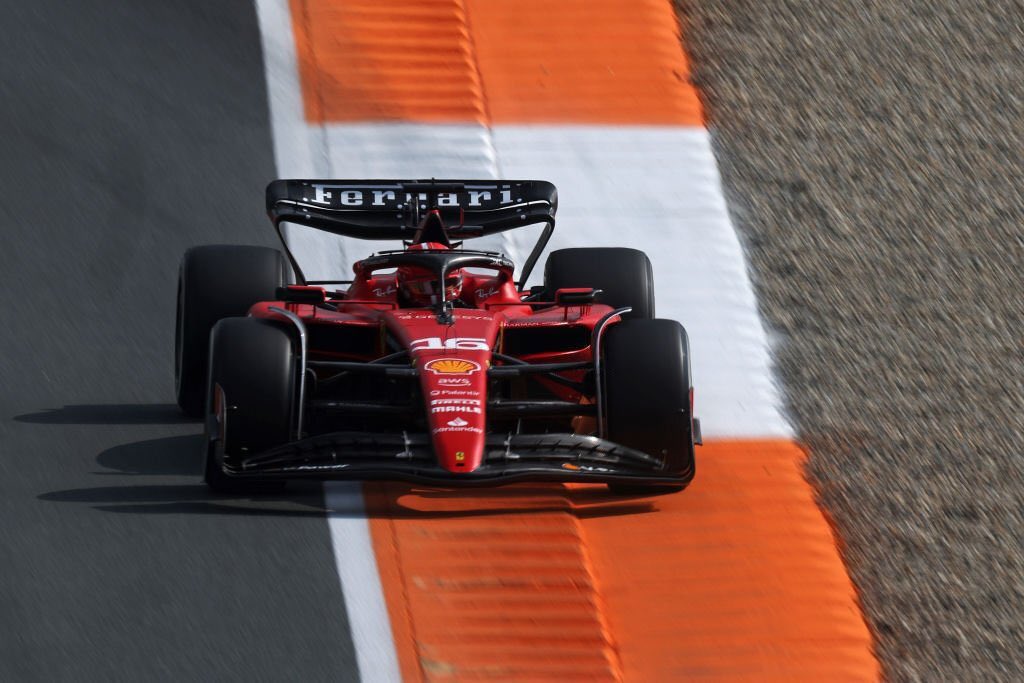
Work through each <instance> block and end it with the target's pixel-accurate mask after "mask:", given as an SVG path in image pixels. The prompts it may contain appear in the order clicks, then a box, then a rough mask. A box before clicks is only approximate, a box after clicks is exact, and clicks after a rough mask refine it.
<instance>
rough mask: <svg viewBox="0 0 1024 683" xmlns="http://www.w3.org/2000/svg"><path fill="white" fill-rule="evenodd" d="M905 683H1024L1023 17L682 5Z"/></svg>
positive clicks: (963, 11)
mask: <svg viewBox="0 0 1024 683" xmlns="http://www.w3.org/2000/svg"><path fill="white" fill-rule="evenodd" d="M677 3H678V5H679V9H680V14H681V16H682V18H683V22H684V30H685V32H686V43H687V48H688V50H689V52H690V55H691V57H692V59H693V61H694V64H695V72H694V76H693V78H694V81H695V82H696V84H697V85H698V87H699V88H700V89H701V91H702V96H703V98H704V101H705V105H706V109H707V112H708V117H709V125H710V127H711V128H712V130H713V132H714V135H715V144H716V152H717V155H718V160H719V164H720V169H721V172H722V176H723V181H724V184H725V187H726V193H727V198H728V200H729V201H730V206H731V210H732V212H733V218H734V220H735V222H736V225H737V227H738V229H739V231H740V232H741V235H742V237H743V239H744V240H745V242H746V246H747V248H748V256H749V258H750V261H751V269H752V274H753V277H754V280H755V283H756V287H757V291H758V295H759V298H760V302H761V307H762V311H763V314H764V317H765V320H766V323H767V325H768V326H769V330H770V333H771V335H772V337H773V338H774V340H775V355H776V363H777V369H778V373H779V375H780V377H781V378H782V381H783V383H784V385H785V388H786V390H787V402H788V410H789V413H790V415H791V417H792V419H793V421H794V423H795V425H796V426H797V429H798V434H799V438H800V439H801V441H802V442H803V443H805V444H806V445H807V447H808V448H809V449H810V451H811V454H812V457H811V461H810V466H809V476H810V478H811V479H812V481H813V483H814V484H815V486H816V487H817V491H818V494H819V496H820V500H821V503H822V504H823V506H824V508H825V509H826V510H827V512H828V513H829V514H830V515H831V516H832V518H833V519H834V522H835V524H836V527H837V529H838V531H839V534H840V535H841V537H842V540H843V543H844V547H843V553H844V557H845V559H846V562H847V564H848V566H849V569H850V572H851V575H852V577H853V580H854V582H855V583H856V585H857V587H858V589H859V591H860V595H861V600H862V603H863V606H864V610H865V613H866V616H867V619H868V621H869V624H870V626H871V628H872V630H873V632H874V634H875V637H876V642H877V652H878V656H879V658H880V659H881V661H882V663H883V666H884V669H885V673H886V676H887V677H888V678H889V679H892V680H898V681H903V680H906V681H915V680H928V681H931V680H962V681H966V680H1018V681H1019V680H1024V616H1022V613H1021V610H1022V606H1024V548H1022V544H1024V502H1022V499H1024V464H1022V462H1024V461H1022V455H1024V417H1022V416H1024V410H1022V405H1024V379H1022V378H1024V370H1022V365H1024V350H1022V347H1024V295H1022V293H1021V290H1022V280H1024V278H1022V276H1021V270H1022V269H1024V193H1022V188H1024V160H1022V155H1024V78H1022V74H1024V3H1022V2H1021V1H1020V0H1003V1H1002V2H999V1H996V0H867V1H862V2H855V3H851V2H838V1H836V0H777V1H776V2H771V3H766V2H763V1H762V0H677Z"/></svg>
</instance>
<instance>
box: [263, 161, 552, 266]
mask: <svg viewBox="0 0 1024 683" xmlns="http://www.w3.org/2000/svg"><path fill="white" fill-rule="evenodd" d="M557 209H558V191H557V190H556V189H555V186H554V185H552V184H551V183H549V182H547V181H544V180H275V181H273V182H272V183H270V184H269V185H267V213H268V214H269V216H270V220H271V221H273V223H274V228H275V229H276V230H277V234H278V236H279V237H281V242H282V244H284V247H285V251H286V253H287V254H288V259H289V260H290V261H291V263H292V267H293V268H294V269H295V273H296V276H297V277H298V279H299V280H300V281H304V278H303V276H302V270H301V269H300V268H299V266H298V264H297V263H296V262H295V258H294V257H293V256H292V254H291V251H290V250H289V249H288V245H287V244H286V243H285V241H284V237H283V235H282V233H281V223H296V224H299V225H305V226H308V227H311V228H316V229H318V230H324V231H326V232H331V233H334V234H336V235H344V236H346V237H355V238H358V239H366V240H396V239H399V240H409V239H412V238H413V237H414V235H415V234H416V231H417V230H418V229H419V228H420V227H421V225H422V224H423V221H424V219H425V218H426V217H427V216H428V215H430V214H434V215H437V216H438V217H439V218H440V219H441V220H442V221H443V223H444V225H445V229H446V232H447V234H448V235H449V236H451V237H452V238H454V239H460V240H462V239H469V238H473V237H483V236H484V235H492V234H494V233H497V232H503V231H505V230H511V229H513V228H518V227H521V226H526V225H534V224H537V223H544V224H545V227H544V231H543V233H542V235H541V237H540V239H539V240H538V242H537V244H536V245H535V246H534V248H533V251H531V252H530V256H529V257H528V258H527V260H526V263H524V264H523V271H522V272H523V276H522V277H521V278H520V282H521V285H525V283H526V278H527V277H529V274H530V272H531V271H532V270H533V266H534V265H535V264H536V262H537V259H538V258H539V257H540V254H541V252H542V251H543V250H544V247H545V246H546V245H547V242H548V240H549V239H550V238H551V233H552V232H553V231H554V228H555V212H556V211H557Z"/></svg>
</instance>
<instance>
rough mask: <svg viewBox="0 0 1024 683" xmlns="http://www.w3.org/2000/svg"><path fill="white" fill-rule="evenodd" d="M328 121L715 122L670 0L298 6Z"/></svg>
mask: <svg viewBox="0 0 1024 683" xmlns="http://www.w3.org/2000/svg"><path fill="white" fill-rule="evenodd" d="M291 8H292V24H293V30H294V32H295V42H296V46H297V54H298V59H299V71H300V77H301V78H300V80H301V82H302V92H303V98H304V101H305V109H306V118H307V119H308V120H309V121H311V122H315V123H323V122H332V121H334V122H345V121H413V122H426V123H478V124H482V125H490V124H492V123H497V124H516V123H576V124H588V123H589V124H651V125H689V126H702V125H703V123H704V119H703V114H702V111H701V106H700V101H699V100H698V98H697V94H696V92H695V90H694V89H693V87H692V86H691V85H690V83H689V66H688V64H687V61H686V57H685V56H684V54H683V51H682V47H681V45H680V40H679V31H678V25H677V23H676V18H675V15H674V14H673V11H672V6H671V4H670V3H669V2H668V0H630V1H629V2H623V1H622V0H559V1H558V2H551V0H346V1H345V2H339V1H338V0H291Z"/></svg>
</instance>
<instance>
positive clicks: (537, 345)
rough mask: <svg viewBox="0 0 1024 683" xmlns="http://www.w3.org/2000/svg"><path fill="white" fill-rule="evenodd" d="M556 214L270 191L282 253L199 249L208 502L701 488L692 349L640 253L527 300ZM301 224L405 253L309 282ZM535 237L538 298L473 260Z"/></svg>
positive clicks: (549, 198)
mask: <svg viewBox="0 0 1024 683" xmlns="http://www.w3.org/2000/svg"><path fill="white" fill-rule="evenodd" d="M556 206H557V194H556V191H555V187H554V186H553V185H552V184H551V183H548V182H543V181H512V180H498V181H494V180H464V181H418V180H417V181H404V180H278V181H275V182H272V183H271V184H270V185H269V186H268V187H267V210H268V211H269V214H270V218H271V220H272V221H273V223H274V227H275V229H276V230H277V233H278V236H279V237H282V240H281V242H282V244H283V245H284V252H283V253H282V252H279V251H277V250H274V249H269V248H264V247H251V246H201V247H194V248H192V249H189V250H188V251H187V252H186V253H185V256H184V259H183V260H182V264H181V271H180V277H179V281H178V315H177V335H176V344H175V353H176V358H175V361H176V362H175V375H176V387H177V397H178V403H179V405H180V406H181V408H182V409H183V410H184V411H185V412H186V413H188V414H190V415H193V416H196V417H204V418H205V423H206V441H205V446H206V481H207V483H208V484H209V485H210V486H211V487H212V488H214V489H217V490H229V491H239V490H248V489H253V490H259V489H260V488H261V487H272V486H273V484H274V482H279V481H284V480H288V479H298V478H315V479H389V480H406V481H413V482H420V483H425V484H433V485H437V486H445V487H454V486H467V485H470V486H471V485H494V484H504V483H509V482H518V481H544V482H602V483H606V484H608V486H609V487H610V488H611V490H612V491H613V492H623V493H662V492H670V491H679V490H682V489H683V488H685V486H686V485H687V484H688V483H689V482H690V480H691V479H692V477H693V473H694V444H695V443H700V427H699V423H698V422H697V420H695V419H694V418H693V389H692V386H691V382H690V362H689V357H688V353H689V351H688V342H687V337H686V333H685V331H684V330H683V327H682V326H681V325H680V324H679V323H678V322H675V321H673V320H661V319H657V318H655V317H654V289H653V282H652V274H651V264H650V261H649V260H648V258H647V256H646V255H645V254H644V253H643V252H640V251H637V250H634V249H624V248H577V249H561V250H557V251H553V252H551V254H550V255H549V256H548V259H547V262H546V264H545V267H544V284H543V286H539V287H532V288H530V289H529V290H527V289H526V288H525V284H526V282H527V279H528V278H529V275H530V271H531V270H532V269H533V267H534V265H535V264H536V262H537V260H538V257H539V256H540V254H541V252H542V251H543V249H544V247H545V245H546V244H547V242H548V239H549V238H550V236H551V233H552V232H553V230H554V225H555V210H556ZM282 223H294V224H300V225H304V226H308V227H312V228H316V229H319V230H324V231H327V232H330V233H334V234H338V235H345V236H348V237H355V238H361V239H368V240H394V241H396V242H398V241H400V242H399V243H400V244H402V245H403V247H404V248H402V249H395V250H388V251H380V252H377V253H375V254H373V255H372V256H370V257H368V258H366V259H364V260H362V261H359V262H358V263H356V264H355V266H354V277H353V279H352V280H346V281H306V279H305V277H304V276H303V273H302V269H301V268H300V266H299V264H298V263H296V261H295V258H294V256H293V254H292V252H291V251H290V250H289V249H288V244H287V242H286V241H285V240H284V239H283V236H282V230H281V224H282ZM525 225H540V226H542V228H543V229H542V231H541V236H540V239H539V240H538V242H537V244H536V246H535V247H534V248H533V251H532V252H531V253H530V255H529V258H527V259H526V262H525V264H524V266H523V268H522V270H521V272H520V273H519V280H518V282H517V281H516V280H515V279H514V264H513V263H512V262H511V261H510V260H509V259H507V258H506V257H505V256H504V255H502V254H500V253H496V252H490V251H474V250H470V249H466V248H463V246H462V244H463V241H465V240H468V239H470V238H474V237H481V236H486V235H491V234H494V233H497V232H501V231H505V230H509V229H512V228H516V227H520V226H525ZM293 282H297V284H292V283H293Z"/></svg>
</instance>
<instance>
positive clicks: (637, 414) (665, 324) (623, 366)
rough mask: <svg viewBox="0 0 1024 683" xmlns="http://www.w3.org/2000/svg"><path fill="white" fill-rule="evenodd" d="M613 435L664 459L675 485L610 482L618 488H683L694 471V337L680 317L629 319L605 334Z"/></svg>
mask: <svg viewBox="0 0 1024 683" xmlns="http://www.w3.org/2000/svg"><path fill="white" fill-rule="evenodd" d="M604 342H605V351H604V360H603V362H604V365H603V372H602V376H603V380H604V396H603V402H604V405H605V420H606V424H605V428H606V433H607V436H608V439H610V440H611V441H614V442H616V443H620V444H622V445H623V446H628V447H630V448H635V449H637V450H639V451H643V452H644V453H647V454H648V455H653V456H655V457H660V458H662V459H663V460H664V463H665V464H664V469H663V474H665V475H669V476H672V477H678V478H679V483H677V484H676V483H672V484H609V486H608V488H609V489H611V491H612V492H613V493H626V494H644V495H650V494H658V493H673V492H676V491H682V490H683V489H684V488H686V486H687V485H688V484H689V483H690V480H691V479H692V478H693V473H694V453H693V445H694V443H693V415H692V411H691V407H690V392H691V384H690V360H689V342H688V340H687V337H686V331H685V330H684V329H683V326H682V325H680V324H679V323H678V322H676V321H675V320H661V319H655V320H625V321H623V322H621V323H619V324H617V325H615V326H613V327H611V328H609V330H608V331H607V332H606V333H605V337H604Z"/></svg>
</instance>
